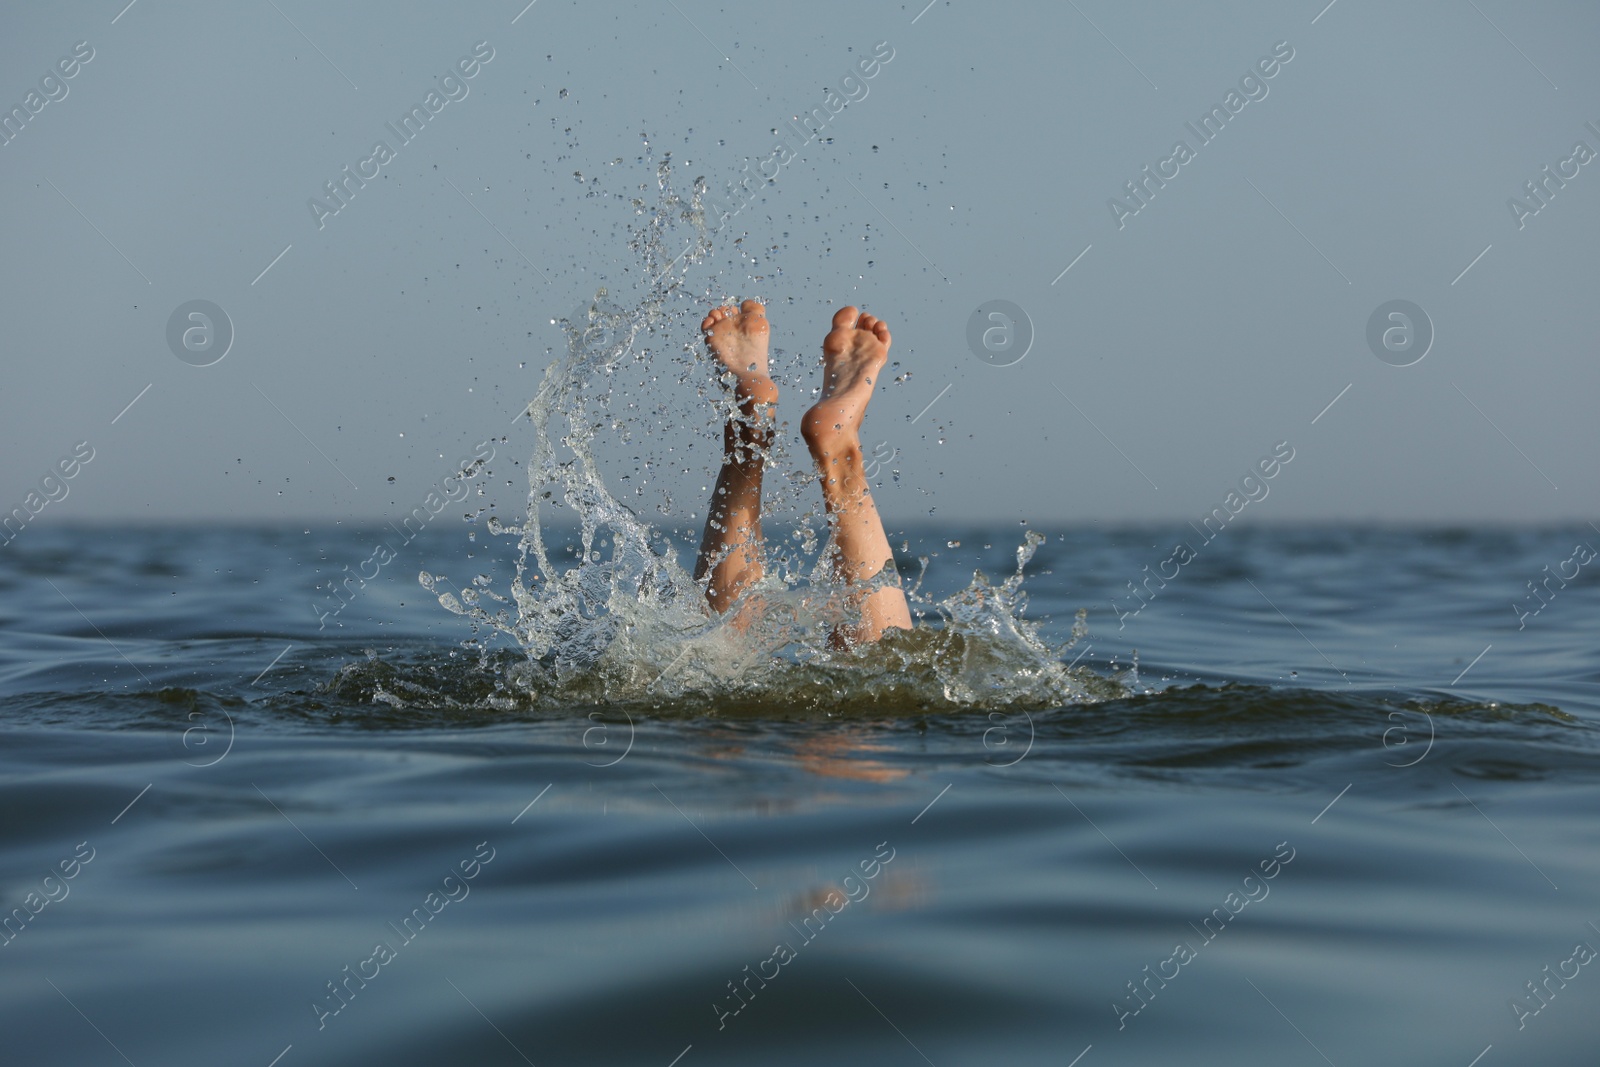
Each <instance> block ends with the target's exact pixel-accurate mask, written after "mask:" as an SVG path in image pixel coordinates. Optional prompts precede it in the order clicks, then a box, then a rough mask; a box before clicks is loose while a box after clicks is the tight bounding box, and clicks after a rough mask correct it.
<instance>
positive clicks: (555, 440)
mask: <svg viewBox="0 0 1600 1067" xmlns="http://www.w3.org/2000/svg"><path fill="white" fill-rule="evenodd" d="M670 164H671V160H670V158H669V159H667V160H665V161H663V162H662V163H661V164H660V166H659V168H658V169H657V173H656V182H655V185H656V198H655V202H654V204H653V205H647V204H646V203H645V201H644V200H643V199H634V200H632V206H633V208H634V211H635V214H636V217H637V218H638V219H640V220H641V221H640V222H638V223H637V224H636V225H635V227H634V228H633V232H632V235H631V238H630V241H629V245H630V248H631V250H632V252H633V255H634V259H635V262H636V263H637V266H638V273H639V274H640V275H641V276H642V279H644V280H643V281H642V282H641V283H639V284H637V285H636V287H635V290H636V291H635V292H634V293H632V294H631V295H630V296H629V297H628V298H625V299H623V300H616V299H613V298H612V297H611V295H610V294H609V293H608V292H607V291H606V290H603V289H602V290H600V291H599V292H598V293H597V294H596V298H595V299H594V300H593V301H592V302H590V303H589V305H588V307H587V309H586V310H585V311H584V312H583V313H582V314H580V315H577V316H574V319H575V321H566V322H564V324H563V325H564V326H565V329H566V333H567V349H566V352H565V353H564V354H563V355H562V356H561V357H560V358H558V359H556V360H555V361H554V362H552V363H551V364H550V366H549V367H548V368H547V369H546V370H545V373H544V377H543V380H542V381H541V382H540V385H539V387H538V390H537V392H536V394H535V395H534V397H533V399H532V400H531V401H530V402H529V404H528V407H527V412H526V414H527V419H528V422H529V424H530V425H531V426H532V428H533V433H534V444H533V450H532V453H531V455H530V456H529V458H528V462H527V477H528V498H527V508H526V513H525V514H524V515H523V516H522V517H521V519H520V520H519V521H517V522H514V523H508V522H503V521H501V520H499V519H495V518H491V519H489V521H488V528H489V531H490V533H492V534H497V535H503V536H510V537H516V538H518V545H517V552H516V557H515V566H516V573H515V577H514V578H513V579H512V580H511V582H510V587H509V589H506V590H503V591H502V590H497V589H495V588H493V585H492V582H491V580H490V579H489V578H488V577H487V576H482V575H480V576H479V577H478V578H477V579H475V580H473V581H472V582H470V583H468V584H466V585H464V586H461V587H460V588H461V595H460V596H459V597H458V596H457V595H455V594H454V593H453V592H451V591H449V587H448V585H447V584H446V583H447V581H448V580H447V579H444V578H442V577H435V576H434V575H432V574H429V573H427V572H424V573H422V574H421V575H419V580H420V581H421V583H422V584H423V585H424V586H425V587H426V588H427V589H428V590H429V591H430V592H432V593H433V594H434V595H435V596H436V597H438V600H439V603H440V604H441V605H442V606H443V607H444V608H446V609H447V610H449V611H451V612H454V613H455V614H457V615H461V616H464V617H466V618H467V619H469V620H470V621H471V623H472V626H473V628H474V631H475V637H474V639H473V640H472V641H471V642H469V645H471V646H473V647H476V648H477V650H478V652H479V657H480V662H479V668H480V670H482V671H487V672H493V674H494V675H495V678H496V681H495V686H494V692H493V693H492V694H490V696H489V697H488V698H487V699H488V702H489V703H490V704H492V705H494V706H497V707H552V708H555V707H572V706H582V705H595V704H604V705H614V706H622V707H625V706H629V705H636V706H644V707H647V708H650V709H654V710H656V711H682V712H688V713H704V712H708V711H709V712H717V713H731V712H735V711H737V710H739V709H743V708H752V709H758V710H760V711H761V712H763V713H765V714H773V713H788V712H796V713H809V714H815V713H816V712H818V711H823V712H828V713H836V712H846V711H858V712H886V711H906V712H911V711H918V710H935V709H937V710H951V709H957V708H984V709H989V708H1003V707H1029V706H1031V707H1049V706H1059V705H1060V704H1063V703H1072V702H1083V701H1088V700H1098V699H1105V698H1107V697H1110V696H1115V695H1120V687H1116V686H1110V687H1109V688H1108V683H1106V682H1104V681H1103V680H1101V679H1098V678H1096V677H1094V676H1092V675H1090V674H1089V673H1088V672H1083V671H1079V672H1073V671H1070V670H1069V669H1068V668H1067V667H1066V666H1065V664H1064V663H1063V662H1062V654H1063V652H1064V651H1065V650H1066V648H1068V647H1070V646H1071V644H1073V643H1075V642H1076V641H1077V640H1078V638H1079V637H1081V636H1082V632H1083V628H1084V624H1083V618H1082V614H1081V613H1080V615H1079V619H1078V622H1077V625H1076V626H1075V627H1074V628H1073V632H1072V636H1071V638H1070V639H1069V641H1068V642H1067V644H1066V645H1064V646H1059V647H1056V646H1052V645H1051V644H1050V643H1049V642H1048V641H1047V640H1046V639H1045V638H1043V637H1042V636H1041V634H1040V631H1039V627H1038V625H1037V624H1035V623H1033V622H1031V621H1029V620H1027V619H1026V618H1025V609H1026V603H1027V599H1026V595H1025V594H1024V592H1023V589H1022V584H1023V569H1024V568H1025V567H1026V565H1027V563H1028V562H1029V560H1031V559H1032V557H1033V555H1034V552H1035V551H1036V550H1037V548H1038V546H1039V544H1040V543H1041V542H1042V541H1043V538H1042V537H1041V536H1040V535H1038V534H1035V533H1029V534H1028V535H1027V538H1026V540H1025V542H1024V543H1023V544H1022V545H1021V546H1020V547H1019V548H1018V550H1017V570H1016V573H1015V574H1013V575H1011V576H1010V577H1008V578H1006V579H1005V580H1004V581H1003V582H1001V583H1000V584H999V585H995V584H992V583H991V582H990V581H989V580H988V579H987V578H986V577H985V576H984V575H982V574H981V573H979V574H975V575H974V577H973V580H972V582H971V584H970V585H968V586H967V588H965V589H963V590H962V591H961V592H959V593H957V594H955V595H954V596H951V597H949V598H946V599H943V600H938V599H934V598H931V597H925V596H923V595H922V594H921V593H920V587H921V584H922V582H921V578H919V579H918V580H917V582H916V586H915V587H914V588H912V589H911V590H909V595H910V598H911V601H912V603H913V606H914V608H915V610H916V613H917V615H918V616H919V619H920V621H919V627H918V629H917V630H915V631H912V632H909V633H907V632H897V633H891V634H890V635H889V636H888V637H887V638H886V639H885V640H883V641H882V642H880V643H879V644H877V645H873V646H869V647H864V648H854V649H850V648H840V647H839V646H838V642H837V641H836V640H834V639H833V636H832V635H833V633H834V632H835V630H836V628H837V627H838V626H839V625H840V624H841V623H844V622H846V621H847V620H848V614H849V611H850V600H849V599H848V598H847V597H846V596H845V595H843V591H842V590H839V589H837V588H835V587H834V586H833V585H832V583H831V582H830V581H829V579H828V577H827V568H826V567H825V566H823V565H822V564H821V562H820V557H821V555H822V553H821V552H820V551H819V548H820V546H821V545H822V544H823V542H824V541H825V540H826V522H825V518H824V516H823V515H822V512H821V509H820V506H819V505H816V504H813V505H812V506H811V507H809V508H808V509H806V510H804V511H802V510H801V509H802V507H803V505H802V503H801V501H802V499H803V494H805V493H806V492H807V491H809V492H811V493H812V494H813V495H815V488H814V486H815V482H814V479H815V474H814V472H813V471H812V470H811V468H810V465H809V459H808V458H805V461H804V462H795V457H793V456H792V455H791V454H790V452H789V451H788V450H787V448H785V447H784V446H783V445H782V444H781V443H780V445H779V446H777V448H776V450H775V452H774V454H773V455H772V456H771V457H770V459H769V462H768V477H767V486H768V492H767V501H766V504H765V508H766V510H767V512H768V514H769V515H771V514H775V513H782V512H785V511H788V512H791V513H793V514H795V515H797V518H796V519H795V521H794V522H793V524H792V529H793V532H792V534H791V536H790V537H789V538H787V539H783V540H781V541H780V543H777V544H772V545H769V552H768V555H769V560H768V573H767V576H766V577H765V578H764V579H763V581H762V582H761V583H759V584H757V585H756V586H755V587H753V588H752V589H750V590H749V591H748V592H747V593H746V595H745V602H746V603H747V604H748V610H744V611H731V612H729V613H728V614H727V615H725V616H720V617H719V616H714V615H712V614H711V613H710V612H709V611H708V609H707V607H706V600H705V590H704V588H703V586H702V585H700V584H699V583H697V582H695V581H694V580H693V579H692V577H691V576H690V575H689V573H688V572H687V571H686V570H685V569H684V568H683V567H682V566H681V565H680V564H679V562H678V559H677V554H676V551H675V550H674V548H673V546H672V544H671V540H670V537H669V536H668V535H667V534H666V533H664V532H663V531H662V530H659V529H657V527H656V526H655V525H653V523H652V521H651V520H649V519H647V518H646V517H644V512H645V511H647V510H649V508H648V504H649V502H650V501H651V500H655V501H656V504H655V510H657V511H658V512H659V513H661V514H662V515H669V516H670V515H672V514H673V513H674V508H673V506H672V503H671V501H670V499H667V498H666V497H665V496H664V494H660V493H659V491H658V490H651V491H649V492H647V491H646V486H647V485H648V484H649V483H650V482H651V480H652V478H655V479H656V480H657V481H659V480H660V476H661V475H663V474H667V473H673V472H669V471H665V470H662V469H661V468H663V467H666V466H668V465H669V463H670V460H669V459H665V458H663V457H665V456H668V455H669V454H671V453H672V452H673V449H672V448H670V447H668V448H666V452H665V453H662V452H661V451H660V446H659V445H655V446H653V447H655V448H656V451H655V452H653V453H652V454H651V457H650V458H647V459H644V460H642V461H641V464H640V466H638V467H637V468H636V469H634V470H632V471H630V472H629V474H628V475H627V476H626V479H625V480H627V481H629V482H630V483H632V484H631V485H630V487H629V489H627V490H624V491H623V493H622V496H623V498H624V499H619V498H618V496H617V495H616V494H614V492H613V490H612V489H611V488H610V487H609V486H608V483H607V480H606V477H605V475H604V473H603V472H602V470H601V467H600V464H599V463H598V462H597V460H596V442H597V440H600V439H601V437H602V435H604V438H605V439H608V440H611V439H614V440H620V441H624V442H627V441H630V440H631V439H632V438H633V436H634V435H639V436H641V437H648V438H649V439H650V440H651V441H652V442H659V441H660V440H662V439H663V438H665V437H667V436H669V435H670V432H671V431H673V430H677V432H678V434H679V435H681V434H682V429H681V427H677V426H674V425H672V424H673V423H674V421H675V420H674V418H673V417H672V416H671V415H670V412H669V409H668V406H667V405H665V404H652V403H651V402H650V399H649V398H650V397H651V396H652V395H653V390H654V389H655V388H656V387H657V386H658V385H659V384H661V383H660V379H661V378H662V377H663V376H666V377H669V378H671V377H676V379H677V380H676V381H675V382H672V383H668V384H669V385H670V387H672V388H674V389H675V390H676V391H677V393H678V394H679V395H681V394H682V393H683V392H684V391H692V392H694V393H697V394H698V395H699V396H700V397H702V398H707V397H708V394H710V397H711V398H713V399H715V401H716V403H711V404H705V405H703V407H704V408H705V409H706V410H707V412H708V420H709V421H708V426H709V428H711V429H713V432H714V428H715V425H716V424H717V423H718V422H719V421H720V420H721V419H722V418H725V417H726V416H727V414H729V411H730V408H729V407H728V405H731V400H730V399H727V398H726V397H725V395H724V393H723V392H722V391H721V390H720V388H719V387H718V386H717V384H716V383H715V381H714V380H713V378H712V375H711V373H710V371H709V370H708V368H707V365H706V363H705V361H704V359H703V358H702V357H701V356H700V355H699V353H698V351H697V349H698V343H699V333H698V331H697V330H695V329H693V328H692V325H691V322H690V319H691V318H692V319H693V321H694V322H698V318H699V316H700V315H702V314H703V313H704V309H705V308H706V307H708V306H710V305H711V304H712V303H714V302H718V301H720V299H721V297H722V294H720V293H718V292H716V291H715V288H714V284H715V281H716V279H714V278H713V279H711V280H710V281H708V282H707V283H706V285H705V286H704V288H703V289H702V290H701V291H700V292H698V293H694V292H690V291H689V289H688V287H687V279H688V278H689V277H691V276H692V275H693V274H695V273H696V267H697V266H698V265H699V264H701V263H702V262H703V261H705V260H706V259H707V258H708V257H709V255H710V253H711V251H712V246H713V241H712V237H713V234H712V232H711V230H710V228H709V227H708V226H707V221H706V216H705V211H704V207H703V204H702V197H703V194H704V183H703V182H702V181H699V180H697V181H696V183H695V186H694V188H693V190H692V192H691V194H690V196H689V198H688V199H687V200H685V199H684V198H682V197H680V196H679V195H678V194H677V193H676V192H675V191H674V189H673V185H672V175H671V165H670ZM685 337H688V338H690V340H688V341H685V340H683V339H684V338H685ZM665 353H672V356H671V357H670V359H668V358H666V357H665V355H664V354H665ZM663 365H664V366H665V368H666V369H662V368H663ZM781 365H782V360H781V358H780V356H779V353H777V352H775V353H774V376H775V377H779V380H780V381H782V380H783V379H782V377H781V375H782V373H783V371H782V366H781ZM673 366H676V367H677V373H676V375H674V374H673V372H672V370H671V369H670V368H671V367H673ZM793 384H794V385H797V386H798V385H800V384H801V380H800V379H799V378H798V376H797V377H796V379H795V381H794V382H793ZM719 404H720V405H721V407H720V408H719V406H718V405H719ZM778 436H779V437H780V438H782V437H783V436H784V435H782V434H780V435H778ZM643 451H647V452H648V451H650V450H649V449H643ZM630 491H631V495H632V502H625V500H626V499H627V498H628V497H629V495H630ZM652 494H654V495H652ZM690 514H691V516H692V513H690ZM574 525H575V526H576V527H577V538H576V540H577V544H576V551H575V552H573V551H571V550H569V549H567V545H566V540H565V534H563V535H562V537H561V540H559V542H557V543H552V533H551V531H552V530H570V529H571V528H572V527H573V526H574ZM774 541H779V539H777V538H774ZM922 564H923V572H924V574H926V569H927V561H926V560H923V561H922ZM890 580H892V578H891V579H890ZM735 620H737V621H735ZM497 639H498V640H497ZM492 649H493V651H491V650H492ZM397 699H399V698H398V697H392V698H391V702H394V700H397ZM424 702H427V701H424Z"/></svg>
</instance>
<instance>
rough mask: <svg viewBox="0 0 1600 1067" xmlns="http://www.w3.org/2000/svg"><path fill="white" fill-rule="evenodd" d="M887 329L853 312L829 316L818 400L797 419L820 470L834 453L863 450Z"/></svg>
mask: <svg viewBox="0 0 1600 1067" xmlns="http://www.w3.org/2000/svg"><path fill="white" fill-rule="evenodd" d="M889 343H890V338H889V327H888V326H886V325H884V324H883V322H881V321H880V320H879V319H877V318H875V317H874V316H872V315H862V314H861V313H860V312H859V311H857V310H856V309H855V308H853V307H844V308H840V309H839V311H838V312H837V313H836V314H835V315H834V316H833V330H832V331H831V332H829V334H828V336H827V337H825V338H823V339H822V399H821V400H818V401H817V402H816V404H815V405H814V406H813V407H812V408H811V410H810V411H808V412H806V413H805V417H804V418H803V419H801V420H800V432H801V434H802V435H803V436H804V437H805V439H806V444H808V445H810V446H811V453H812V456H813V457H814V458H815V459H816V461H817V463H818V464H819V465H821V464H823V463H824V462H825V461H826V459H827V458H833V459H837V458H840V457H839V455H838V452H839V451H840V450H841V449H842V450H849V449H854V450H856V451H858V452H859V451H860V448H861V420H862V419H863V418H864V417H865V416H866V414H867V402H868V401H870V400H871V399H872V390H873V389H874V388H875V387H876V385H877V381H878V372H879V371H881V370H882V369H883V365H884V363H886V362H887V361H888V359H889Z"/></svg>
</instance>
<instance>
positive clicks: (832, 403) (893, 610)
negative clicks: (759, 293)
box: [696, 300, 911, 642]
mask: <svg viewBox="0 0 1600 1067" xmlns="http://www.w3.org/2000/svg"><path fill="white" fill-rule="evenodd" d="M700 328H701V330H703V331H704V332H705V338H706V347H707V349H708V350H709V351H710V352H711V354H712V355H713V356H715V357H716V359H717V361H718V362H719V363H720V364H721V365H722V367H723V368H724V369H725V370H726V371H727V372H728V373H729V374H731V375H732V377H733V390H734V397H735V400H736V403H737V407H738V412H737V414H736V415H735V416H734V417H733V418H731V419H730V420H729V422H728V425H727V427H726V429H725V431H724V436H723V444H724V451H723V466H722V472H721V474H720V475H719V476H718V479H717V488H716V491H715V495H714V496H713V497H712V500H711V504H710V507H709V508H708V509H707V517H706V532H705V538H704V540H703V541H702V543H701V548H700V560H699V564H698V566H697V568H696V577H697V578H705V579H708V584H707V592H706V595H707V599H708V600H709V601H710V603H711V606H712V608H714V609H715V610H717V611H725V610H727V609H728V608H729V607H730V606H732V605H733V604H734V602H735V601H737V600H738V598H739V595H740V594H741V593H742V592H744V590H745V589H747V588H749V587H750V586H751V585H752V584H754V583H755V582H756V581H757V580H759V579H760V577H761V575H762V561H761V547H762V546H761V475H762V472H763V469H764V466H765V459H766V449H767V446H768V445H769V444H770V443H771V440H772V434H773V433H774V428H775V418H776V408H777V403H778V386H777V383H776V382H774V381H773V380H772V378H771V376H770V375H769V374H768V372H767V347H768V344H769V342H770V340H771V333H772V327H771V324H770V323H769V322H768V320H767V314H766V308H765V307H764V306H762V304H761V303H760V301H756V300H746V301H744V302H743V303H742V304H741V305H740V306H739V307H738V308H734V307H733V306H731V305H729V306H727V307H720V308H715V309H713V310H712V311H711V313H710V314H708V315H707V316H706V317H705V320H704V321H703V322H702V323H701V324H700ZM889 344H890V336H889V327H888V326H887V325H885V324H884V323H883V322H882V321H881V320H879V319H877V318H876V317H874V316H872V315H863V314H861V313H860V311H858V310H857V309H856V308H854V307H844V308H840V309H839V311H838V312H836V313H835V314H834V316H833V328H832V329H831V330H830V331H829V332H828V335H827V336H826V337H824V338H823V341H822V364H823V378H822V397H821V399H819V400H818V401H817V402H816V404H814V405H812V407H811V409H810V410H809V411H807V412H806V413H805V415H804V416H803V417H802V418H801V420H800V433H801V435H802V436H803V437H804V438H805V441H806V446H807V447H808V448H809V449H810V451H811V457H812V459H813V460H814V461H815V462H816V465H817V475H818V478H819V480H820V481H821V483H822V496H823V503H824V504H825V506H826V507H827V511H828V518H829V526H830V529H831V532H832V535H833V539H832V542H831V543H830V545H829V548H828V554H829V559H830V564H831V567H832V570H833V574H834V577H835V578H836V580H838V581H839V582H841V583H843V584H844V585H846V586H852V587H859V586H866V585H867V584H868V583H872V580H873V579H874V578H877V577H878V575H879V574H880V573H881V572H882V571H883V570H884V568H885V567H886V566H887V567H889V568H890V574H891V576H892V575H893V553H892V551H891V550H890V548H889V539H888V536H887V534H886V533H885V532H884V529H883V522H882V520H881V518H880V517H879V515H878V509H877V506H876V504H875V503H874V502H873V499H872V493H871V491H870V488H869V486H868V481H867V475H866V471H865V467H864V461H863V459H862V452H861V422H862V420H863V418H865V416H866V413H867V404H868V403H869V402H870V401H871V399H872V392H873V390H874V388H876V385H877V381H878V376H879V374H880V372H881V371H882V370H883V366H884V364H885V363H886V362H887V361H888V358H889ZM873 584H874V585H875V586H876V587H875V588H872V589H871V590H870V591H867V590H865V589H863V595H861V596H860V597H859V598H857V601H856V604H857V605H858V606H859V611H860V619H859V622H856V623H854V624H853V625H851V626H850V627H848V628H847V629H846V630H845V631H844V632H843V633H841V634H840V636H841V637H842V638H844V639H845V640H846V641H850V642H860V641H875V640H877V639H878V638H879V637H880V636H881V635H882V633H883V631H884V630H885V629H894V628H902V629H909V628H910V627H911V612H910V610H909V608H908V607H907V605H906V599H905V594H904V593H902V592H901V591H900V589H899V588H898V585H897V584H894V585H891V584H887V583H882V582H879V583H873ZM853 606H854V605H853Z"/></svg>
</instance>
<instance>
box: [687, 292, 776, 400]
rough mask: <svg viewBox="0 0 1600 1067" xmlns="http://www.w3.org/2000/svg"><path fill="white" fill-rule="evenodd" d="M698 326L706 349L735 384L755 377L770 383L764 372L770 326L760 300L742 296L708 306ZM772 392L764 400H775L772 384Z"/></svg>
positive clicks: (765, 370) (774, 388) (740, 383)
mask: <svg viewBox="0 0 1600 1067" xmlns="http://www.w3.org/2000/svg"><path fill="white" fill-rule="evenodd" d="M700 329H701V330H702V331H703V332H704V333H705V335H706V349H707V350H708V351H709V352H710V353H711V354H712V355H713V356H715V357H717V362H719V363H721V364H722V366H723V367H724V368H726V369H727V370H728V372H729V373H731V374H732V375H733V376H734V380H735V382H736V384H737V385H738V386H741V387H742V386H743V385H744V384H745V382H747V381H750V380H759V379H765V380H766V381H767V382H768V383H769V384H770V383H771V381H772V379H771V378H770V377H768V375H767V342H768V340H769V339H770V335H771V331H772V327H771V326H770V325H769V324H768V323H767V309H766V308H765V307H763V306H762V304H761V301H759V300H746V301H745V302H744V303H743V304H740V305H739V306H738V307H737V308H735V307H734V306H733V305H732V304H729V305H726V306H724V307H719V308H712V309H711V313H710V314H708V315H707V316H706V317H705V321H703V322H702V323H700ZM772 392H773V396H772V400H770V401H764V402H765V403H771V402H772V401H775V400H777V395H776V394H777V387H776V386H774V387H773V390H772Z"/></svg>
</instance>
